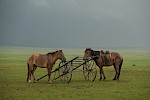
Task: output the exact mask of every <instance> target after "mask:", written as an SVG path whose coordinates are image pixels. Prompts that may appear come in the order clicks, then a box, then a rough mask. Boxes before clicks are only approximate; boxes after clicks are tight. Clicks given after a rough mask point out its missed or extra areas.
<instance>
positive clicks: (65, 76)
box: [58, 62, 72, 83]
mask: <svg viewBox="0 0 150 100" xmlns="http://www.w3.org/2000/svg"><path fill="white" fill-rule="evenodd" d="M63 64H64V63H62V62H60V64H59V66H62V65H63ZM58 73H59V76H61V77H60V80H61V81H62V82H63V83H69V82H70V81H71V78H72V71H71V65H70V64H67V65H65V66H63V67H61V68H59V70H58Z"/></svg>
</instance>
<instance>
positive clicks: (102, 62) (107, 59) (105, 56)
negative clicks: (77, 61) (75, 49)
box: [83, 48, 123, 80]
mask: <svg viewBox="0 0 150 100" xmlns="http://www.w3.org/2000/svg"><path fill="white" fill-rule="evenodd" d="M89 58H93V60H94V61H95V63H96V65H97V66H98V67H99V69H100V79H99V80H101V79H102V75H103V77H104V79H103V80H105V79H106V76H105V74H104V71H103V66H112V65H113V66H114V69H115V71H116V74H115V77H114V78H113V80H119V76H120V72H121V66H122V64H123V58H122V57H121V55H120V54H119V53H117V52H111V53H110V52H109V51H106V52H104V51H103V50H101V51H94V50H92V49H91V48H88V49H86V50H85V52H84V57H83V59H84V60H88V59H89Z"/></svg>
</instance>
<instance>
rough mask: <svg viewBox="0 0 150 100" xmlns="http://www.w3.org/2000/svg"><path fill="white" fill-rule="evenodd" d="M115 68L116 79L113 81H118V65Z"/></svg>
mask: <svg viewBox="0 0 150 100" xmlns="http://www.w3.org/2000/svg"><path fill="white" fill-rule="evenodd" d="M115 66H116V78H115V80H118V79H119V65H115Z"/></svg>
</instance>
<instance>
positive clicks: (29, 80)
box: [28, 68, 32, 83]
mask: <svg viewBox="0 0 150 100" xmlns="http://www.w3.org/2000/svg"><path fill="white" fill-rule="evenodd" d="M31 71H32V70H31V68H29V79H28V82H29V83H31Z"/></svg>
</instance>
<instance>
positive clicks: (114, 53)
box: [111, 52, 123, 60]
mask: <svg viewBox="0 0 150 100" xmlns="http://www.w3.org/2000/svg"><path fill="white" fill-rule="evenodd" d="M111 55H112V56H113V57H115V58H120V59H121V60H122V59H123V57H122V56H121V55H120V54H119V53H118V52H111Z"/></svg>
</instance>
